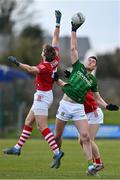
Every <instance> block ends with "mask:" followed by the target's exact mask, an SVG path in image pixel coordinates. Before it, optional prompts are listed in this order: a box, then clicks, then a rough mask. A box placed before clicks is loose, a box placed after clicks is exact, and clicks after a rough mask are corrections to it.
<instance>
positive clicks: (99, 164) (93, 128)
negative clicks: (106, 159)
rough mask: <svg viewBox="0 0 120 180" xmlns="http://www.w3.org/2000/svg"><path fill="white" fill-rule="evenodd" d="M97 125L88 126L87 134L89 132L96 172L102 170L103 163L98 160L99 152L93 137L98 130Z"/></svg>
mask: <svg viewBox="0 0 120 180" xmlns="http://www.w3.org/2000/svg"><path fill="white" fill-rule="evenodd" d="M99 126H100V125H99V124H89V132H90V139H91V145H92V154H93V158H94V160H95V166H96V169H97V171H100V170H102V169H103V168H104V165H103V162H102V160H101V158H100V152H99V148H98V146H97V144H96V143H95V137H96V134H97V132H98V130H99Z"/></svg>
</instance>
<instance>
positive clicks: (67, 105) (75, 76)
mask: <svg viewBox="0 0 120 180" xmlns="http://www.w3.org/2000/svg"><path fill="white" fill-rule="evenodd" d="M78 14H79V17H80V19H83V17H82V16H83V15H82V14H81V13H78ZM71 24H72V32H71V62H72V67H73V69H72V72H71V74H70V77H69V79H68V82H67V83H66V82H64V81H62V80H61V79H59V77H58V74H57V73H56V75H55V79H56V81H57V84H58V85H60V86H62V89H63V91H64V96H63V98H62V100H61V101H60V106H59V108H58V113H57V115H56V118H57V119H56V142H58V146H60V145H61V142H60V140H61V135H62V133H63V130H64V126H65V124H66V122H67V121H68V120H69V119H71V120H73V121H74V123H75V126H76V128H77V130H78V132H79V134H80V138H81V141H82V144H83V150H84V152H85V154H86V157H87V160H88V168H87V173H88V174H90V175H96V174H97V173H96V172H97V170H96V168H95V166H94V164H93V162H92V149H91V142H90V136H89V126H88V121H87V117H86V114H85V111H84V105H83V103H84V99H85V95H86V93H87V92H88V91H89V90H91V91H93V92H94V94H95V97H96V101H97V103H98V104H99V105H102V106H103V107H105V108H107V109H108V110H118V109H119V107H118V106H116V105H113V104H110V105H108V104H107V103H106V102H105V101H104V100H103V99H102V97H101V96H100V94H99V92H98V87H97V80H96V78H95V77H94V76H93V75H92V74H91V72H92V71H93V70H95V68H96V66H97V59H96V58H95V57H94V56H92V57H89V58H88V59H87V60H86V62H85V65H83V64H81V63H80V60H79V57H78V50H77V37H76V31H77V29H78V28H79V27H80V26H81V25H82V24H83V21H81V22H80V23H79V24H76V23H75V22H74V21H72V22H71ZM53 163H54V160H53ZM59 166H60V164H57V166H56V168H59Z"/></svg>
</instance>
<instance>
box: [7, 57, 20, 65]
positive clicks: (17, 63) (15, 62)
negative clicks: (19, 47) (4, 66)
mask: <svg viewBox="0 0 120 180" xmlns="http://www.w3.org/2000/svg"><path fill="white" fill-rule="evenodd" d="M8 61H10V62H12V63H13V64H15V65H17V66H19V65H20V62H19V61H18V60H17V58H16V57H14V56H9V57H8Z"/></svg>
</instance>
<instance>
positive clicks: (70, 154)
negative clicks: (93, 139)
mask: <svg viewBox="0 0 120 180" xmlns="http://www.w3.org/2000/svg"><path fill="white" fill-rule="evenodd" d="M15 143H16V140H10V139H9V140H7V139H5V140H2V139H1V140H0V179H88V176H86V174H85V171H86V165H87V162H86V159H85V157H84V154H83V152H82V150H81V148H80V146H79V144H78V142H77V140H64V141H63V147H62V149H63V151H64V152H65V156H64V157H63V159H62V164H61V167H60V168H59V169H57V170H56V169H51V168H50V164H51V160H52V156H53V154H52V152H51V151H49V146H48V145H47V143H46V142H45V141H44V140H38V139H37V140H31V139H30V140H28V142H27V143H26V144H25V146H24V147H23V149H22V154H21V156H14V155H12V156H11V155H4V154H3V152H2V149H4V148H6V147H11V146H13V145H14V144H15ZM97 144H98V145H99V148H100V151H101V156H102V159H103V160H104V164H105V169H104V170H103V171H101V172H100V173H99V174H100V177H99V179H120V141H119V140H97ZM89 179H98V177H97V178H96V177H89Z"/></svg>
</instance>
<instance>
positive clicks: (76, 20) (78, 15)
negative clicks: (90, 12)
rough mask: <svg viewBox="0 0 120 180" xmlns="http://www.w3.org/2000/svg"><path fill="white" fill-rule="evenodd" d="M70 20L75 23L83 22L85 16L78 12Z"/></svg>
mask: <svg viewBox="0 0 120 180" xmlns="http://www.w3.org/2000/svg"><path fill="white" fill-rule="evenodd" d="M71 21H72V22H73V23H74V24H76V25H79V24H83V23H84V22H85V16H84V15H83V14H82V13H80V12H78V13H76V14H74V15H73V16H72V18H71Z"/></svg>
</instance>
